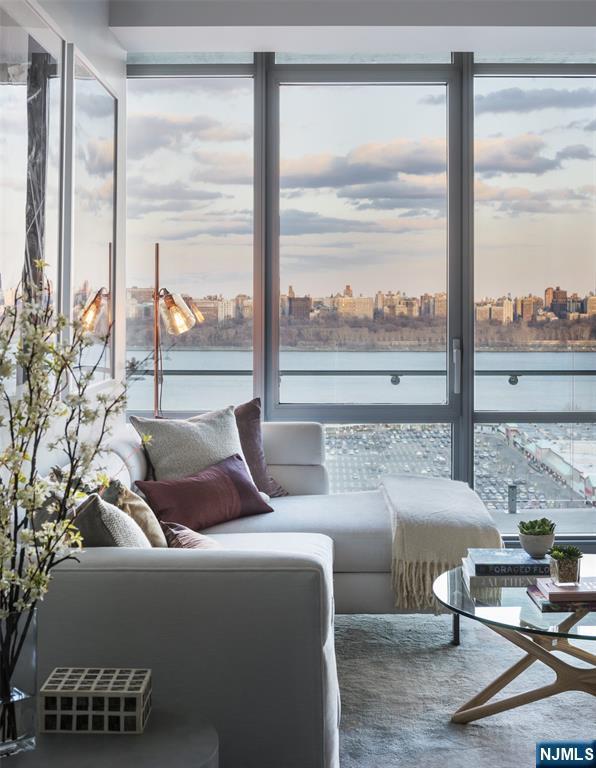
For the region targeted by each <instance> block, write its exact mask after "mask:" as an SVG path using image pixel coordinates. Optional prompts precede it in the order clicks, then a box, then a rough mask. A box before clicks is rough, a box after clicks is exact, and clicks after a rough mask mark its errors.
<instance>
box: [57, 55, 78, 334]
mask: <svg viewBox="0 0 596 768" xmlns="http://www.w3.org/2000/svg"><path fill="white" fill-rule="evenodd" d="M74 62H75V52H74V45H72V43H66V44H65V46H64V71H63V78H64V82H63V109H62V119H63V136H62V167H61V172H62V173H61V176H62V182H61V208H62V210H61V216H60V274H59V276H58V282H59V283H60V292H59V311H60V312H61V313H62V314H63V315H65V316H66V317H67V318H69V319H71V318H72V267H73V263H72V257H73V241H74ZM67 334H68V328H66V329H65V331H64V335H65V336H67Z"/></svg>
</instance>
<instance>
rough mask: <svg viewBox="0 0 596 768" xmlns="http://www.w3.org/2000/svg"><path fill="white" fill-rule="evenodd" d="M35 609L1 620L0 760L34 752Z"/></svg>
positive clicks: (10, 615)
mask: <svg viewBox="0 0 596 768" xmlns="http://www.w3.org/2000/svg"><path fill="white" fill-rule="evenodd" d="M35 619H36V615H35V608H32V609H30V610H28V611H26V612H24V613H21V614H9V615H8V616H7V617H6V618H4V619H1V620H0V758H2V757H8V756H10V755H14V754H17V753H18V752H25V751H27V750H31V749H35V724H36V723H35V713H36V699H35V691H36V653H35V649H36V620H35Z"/></svg>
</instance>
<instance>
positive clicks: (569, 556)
mask: <svg viewBox="0 0 596 768" xmlns="http://www.w3.org/2000/svg"><path fill="white" fill-rule="evenodd" d="M547 554H549V555H550V556H551V557H552V558H553V560H579V559H580V558H581V557H583V555H582V551H581V549H579V547H574V546H573V545H572V544H569V545H565V544H558V545H557V546H554V547H551V548H550V549H549V550H548V553H547Z"/></svg>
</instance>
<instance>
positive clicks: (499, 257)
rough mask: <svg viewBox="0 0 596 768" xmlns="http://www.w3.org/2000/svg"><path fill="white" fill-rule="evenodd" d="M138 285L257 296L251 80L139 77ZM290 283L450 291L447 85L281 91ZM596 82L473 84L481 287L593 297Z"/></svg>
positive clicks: (307, 288)
mask: <svg viewBox="0 0 596 768" xmlns="http://www.w3.org/2000/svg"><path fill="white" fill-rule="evenodd" d="M128 108H129V157H130V160H129V216H130V218H129V224H128V230H129V238H128V243H129V261H128V265H129V278H128V284H129V285H134V284H146V283H147V282H148V279H147V275H148V274H149V273H148V269H149V265H150V263H151V244H152V243H153V242H154V241H155V240H160V241H161V242H162V253H163V254H164V261H165V262H166V263H165V265H164V280H165V281H167V282H169V283H170V284H171V285H172V287H173V288H175V289H179V288H182V287H186V288H188V287H189V286H192V287H193V288H194V290H195V291H196V292H197V293H199V294H207V293H223V294H225V295H234V294H235V293H239V292H246V293H251V292H252V288H251V279H252V278H251V267H252V250H251V249H252V237H251V236H252V188H251V183H252V130H251V118H252V84H251V81H250V80H248V79H246V80H242V79H239V78H237V79H234V80H230V79H227V80H224V79H215V78H210V79H206V80H205V79H204V80H196V79H195V80H170V79H168V80H166V79H163V80H153V81H143V80H133V81H130V83H129V106H128ZM280 118H281V170H282V178H281V186H282V200H281V231H282V243H281V276H282V288H283V289H285V288H286V285H287V284H288V283H292V284H293V286H294V288H295V290H296V291H297V292H298V293H311V294H312V295H321V294H325V293H330V292H333V291H337V290H339V289H341V288H342V287H343V285H344V284H345V283H351V284H352V285H353V287H354V289H355V290H356V291H357V292H363V293H365V294H366V293H368V294H370V293H372V292H374V291H375V290H377V289H379V288H384V289H393V290H404V291H406V292H408V293H412V294H418V293H422V292H424V291H431V292H434V291H440V290H444V288H445V270H446V235H445V226H446V222H445V205H446V182H445V162H446V160H445V137H446V128H445V125H446V106H445V88H444V86H440V85H414V86H407V85H406V86H404V85H401V86H399V85H398V86H395V85H394V86H391V85H390V86H360V85H349V86H337V85H323V86H283V87H282V93H281V115H280ZM595 140H596V88H594V87H593V84H592V81H591V80H589V79H582V78H567V79H565V80H556V79H554V78H548V79H547V78H478V79H477V81H476V171H477V177H476V197H477V220H476V241H477V264H476V292H477V295H478V296H483V295H499V294H502V293H506V292H508V291H511V292H513V293H514V294H515V293H518V294H522V293H527V292H530V291H532V292H539V293H542V291H543V289H544V287H545V286H546V285H548V284H551V283H560V284H562V285H564V286H566V287H567V288H569V289H570V290H577V291H580V292H583V291H590V290H594V288H595V275H596V267H595V264H596V261H595V259H596V217H595V216H594V213H595V212H596V210H595V190H596V162H595V159H594V152H595V149H596V147H595Z"/></svg>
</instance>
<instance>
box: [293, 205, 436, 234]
mask: <svg viewBox="0 0 596 768" xmlns="http://www.w3.org/2000/svg"><path fill="white" fill-rule="evenodd" d="M444 227H445V223H444V221H442V220H439V219H416V220H414V219H409V220H407V221H406V220H401V221H400V220H395V219H392V220H390V221H364V220H361V219H349V218H340V217H335V216H322V215H321V214H320V213H315V212H313V211H301V210H298V209H293V208H292V209H289V210H286V211H282V212H281V227H280V231H281V234H282V236H286V237H288V236H301V235H323V234H343V233H347V232H366V233H369V234H372V233H376V234H379V233H382V234H396V235H397V234H404V233H406V232H414V233H417V232H426V231H428V230H431V229H444Z"/></svg>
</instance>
